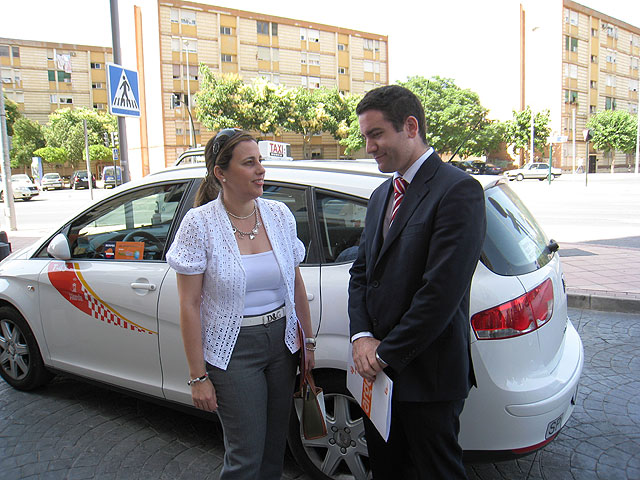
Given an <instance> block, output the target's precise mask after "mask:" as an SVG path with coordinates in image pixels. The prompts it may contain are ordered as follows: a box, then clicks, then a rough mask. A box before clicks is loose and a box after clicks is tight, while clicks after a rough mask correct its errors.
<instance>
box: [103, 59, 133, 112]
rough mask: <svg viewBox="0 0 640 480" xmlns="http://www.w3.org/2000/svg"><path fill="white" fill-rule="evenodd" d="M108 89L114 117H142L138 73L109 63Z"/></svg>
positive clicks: (110, 107) (110, 108)
mask: <svg viewBox="0 0 640 480" xmlns="http://www.w3.org/2000/svg"><path fill="white" fill-rule="evenodd" d="M107 89H108V91H109V111H110V112H111V113H112V114H113V115H119V116H128V117H139V116H140V89H139V88H138V72H136V71H135V70H127V69H125V68H122V67H121V66H120V65H115V64H113V63H108V64H107Z"/></svg>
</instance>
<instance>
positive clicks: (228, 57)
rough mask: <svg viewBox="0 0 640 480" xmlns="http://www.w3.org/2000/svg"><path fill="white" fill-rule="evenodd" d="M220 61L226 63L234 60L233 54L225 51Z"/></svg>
mask: <svg viewBox="0 0 640 480" xmlns="http://www.w3.org/2000/svg"><path fill="white" fill-rule="evenodd" d="M220 61H221V62H224V63H230V62H233V55H229V54H228V53H223V54H222V55H220Z"/></svg>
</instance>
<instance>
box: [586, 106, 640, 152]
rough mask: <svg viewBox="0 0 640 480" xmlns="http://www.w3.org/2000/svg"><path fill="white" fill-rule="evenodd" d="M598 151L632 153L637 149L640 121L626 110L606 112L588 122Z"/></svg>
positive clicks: (592, 139)
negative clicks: (639, 124)
mask: <svg viewBox="0 0 640 480" xmlns="http://www.w3.org/2000/svg"><path fill="white" fill-rule="evenodd" d="M587 128H588V129H590V130H591V142H592V144H593V147H594V148H595V149H596V150H600V151H603V152H605V153H608V152H615V151H618V152H624V153H631V152H633V151H634V150H635V148H636V137H637V128H638V121H637V119H636V118H635V117H634V116H633V115H631V114H630V113H629V112H626V111H624V110H604V111H601V112H598V113H596V114H595V115H593V116H592V117H591V118H590V119H589V121H588V122H587Z"/></svg>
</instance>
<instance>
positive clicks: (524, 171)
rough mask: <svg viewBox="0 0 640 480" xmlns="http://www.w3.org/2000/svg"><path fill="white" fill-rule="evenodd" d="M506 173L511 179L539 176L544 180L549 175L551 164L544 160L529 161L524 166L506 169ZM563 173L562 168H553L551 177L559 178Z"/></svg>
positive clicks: (539, 178)
mask: <svg viewBox="0 0 640 480" xmlns="http://www.w3.org/2000/svg"><path fill="white" fill-rule="evenodd" d="M504 174H505V175H506V176H507V178H508V179H509V180H513V179H516V180H518V181H521V180H524V179H525V178H537V179H538V180H540V181H542V180H545V179H547V178H548V177H549V164H548V163H542V162H534V163H527V164H525V165H524V166H523V167H522V168H516V169H515V170H506V171H505V172H504ZM560 175H562V170H560V169H559V168H555V167H552V168H551V179H552V180H553V179H554V178H558V177H559V176H560Z"/></svg>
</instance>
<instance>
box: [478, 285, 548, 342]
mask: <svg viewBox="0 0 640 480" xmlns="http://www.w3.org/2000/svg"><path fill="white" fill-rule="evenodd" d="M552 315H553V283H552V282H551V279H550V278H548V279H546V280H545V281H544V282H542V283H541V284H540V285H538V286H537V287H535V288H533V289H532V290H530V291H529V292H527V293H525V294H524V295H522V296H521V297H518V298H515V299H513V300H510V301H508V302H506V303H503V304H502V305H498V306H497V307H492V308H489V309H488V310H484V311H482V312H478V313H476V314H475V315H474V316H473V317H471V327H472V328H473V332H474V333H475V334H476V337H477V338H478V340H494V339H499V338H510V337H517V336H520V335H524V334H525V333H529V332H533V331H534V330H536V329H538V328H540V327H541V326H542V325H544V324H545V323H547V322H548V321H549V320H550V319H551V316H552Z"/></svg>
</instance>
